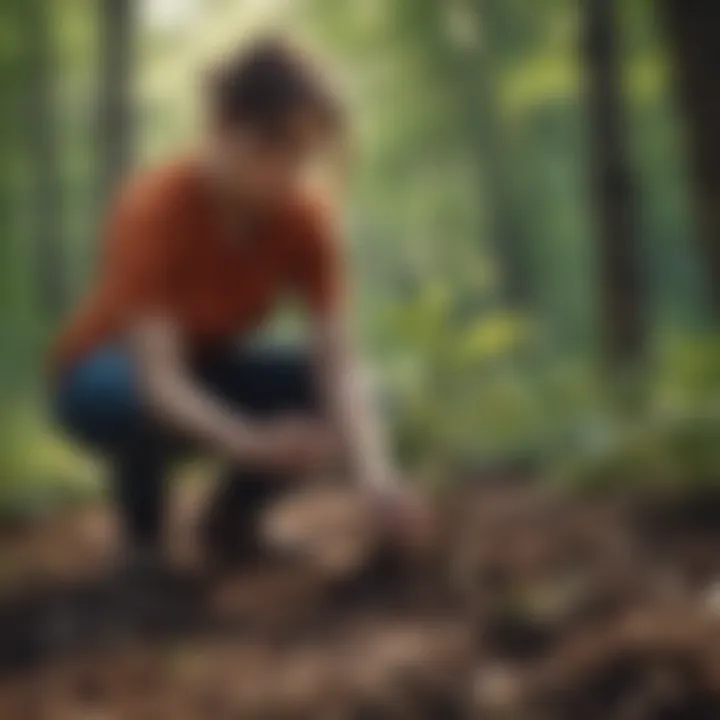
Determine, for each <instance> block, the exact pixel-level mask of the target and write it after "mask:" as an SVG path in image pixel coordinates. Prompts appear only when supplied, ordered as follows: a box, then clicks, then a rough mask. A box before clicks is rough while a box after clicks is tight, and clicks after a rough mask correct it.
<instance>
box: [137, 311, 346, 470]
mask: <svg viewBox="0 0 720 720" xmlns="http://www.w3.org/2000/svg"><path fill="white" fill-rule="evenodd" d="M130 341H131V348H132V352H133V356H134V358H135V361H136V363H137V367H138V373H139V377H140V383H141V388H142V390H141V392H143V393H144V397H145V399H146V401H147V405H148V409H149V411H150V412H151V413H152V414H153V415H154V416H155V417H156V418H157V419H158V420H159V421H160V422H162V423H164V424H166V425H168V426H170V427H173V428H175V429H176V430H177V431H180V432H181V433H183V434H185V435H187V436H188V437H192V438H194V439H197V440H198V441H200V442H201V443H203V444H205V445H207V446H208V447H210V448H211V449H213V450H215V451H217V452H219V453H220V454H222V455H224V456H226V457H228V458H230V459H232V460H234V461H236V462H241V463H243V464H250V465H256V466H258V467H261V468H264V469H269V470H300V471H302V470H312V469H315V468H316V467H319V466H322V465H323V464H324V463H326V462H328V461H329V460H330V458H331V454H332V448H331V447H330V438H329V436H328V434H327V433H326V432H324V431H323V429H322V428H321V427H320V426H319V425H313V424H312V423H308V422H305V421H298V420H293V419H290V418H288V419H280V420H277V421H274V422H272V423H268V424H265V425H260V424H258V423H255V422H252V421H250V420H249V419H247V418H244V417H242V416H241V415H239V414H238V413H236V412H234V411H232V410H231V409H230V408H227V407H225V406H224V405H223V404H222V401H221V400H219V399H217V398H215V397H213V396H211V395H210V394H209V393H207V392H206V391H204V390H203V389H202V387H200V386H199V385H198V384H197V383H196V382H195V381H194V380H193V378H192V376H191V375H190V373H189V372H188V370H187V365H186V362H185V359H184V353H183V342H182V337H181V333H180V331H179V329H178V328H177V327H176V325H175V324H174V323H173V322H172V320H171V319H170V318H168V317H163V316H148V317H146V318H144V319H139V320H137V321H136V322H135V323H134V325H133V327H132V328H131V329H130Z"/></svg>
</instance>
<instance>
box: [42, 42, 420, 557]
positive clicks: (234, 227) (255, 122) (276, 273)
mask: <svg viewBox="0 0 720 720" xmlns="http://www.w3.org/2000/svg"><path fill="white" fill-rule="evenodd" d="M345 125H346V117H345V112H344V109H343V107H342V105H341V103H340V101H339V100H338V98H337V96H336V94H335V93H334V92H333V90H332V88H331V86H330V85H329V84H328V83H327V82H326V81H325V79H324V78H323V76H322V75H321V74H320V73H319V71H318V68H317V67H316V66H315V65H313V63H312V62H311V61H310V60H309V59H308V58H307V57H305V56H304V55H303V54H302V53H301V52H300V51H298V50H297V49H296V48H295V47H293V46H291V45H290V44H288V43H286V42H284V41H282V40H277V39H274V40H267V39H266V40H263V41H260V42H256V43H255V44H254V45H253V46H252V47H250V48H249V49H246V50H244V51H242V52H240V53H238V54H236V55H234V56H232V57H230V58H229V59H227V60H226V61H225V62H224V63H223V64H222V65H221V66H220V67H219V68H218V69H217V70H216V72H215V73H213V74H212V76H211V77H210V79H209V83H208V92H207V131H206V138H205V141H204V143H203V145H202V149H201V150H200V151H199V152H195V153H193V154H192V155H190V156H188V157H183V158H182V159H180V160H175V161H173V162H170V163H167V164H165V165H164V166H162V167H160V168H157V169H151V170H150V171H146V172H144V173H142V174H141V175H140V176H139V177H137V178H134V179H132V180H131V181H130V182H129V184H128V185H127V186H126V187H125V188H123V189H122V191H121V192H120V194H119V198H118V199H117V201H116V202H115V203H114V206H113V207H112V209H111V212H110V216H109V221H108V223H107V228H106V244H105V248H104V257H103V261H102V268H101V271H100V274H99V277H98V280H97V282H96V284H95V286H94V289H93V290H92V292H91V294H90V296H89V298H87V299H86V300H85V302H84V304H83V305H82V306H81V309H80V310H79V312H77V314H76V315H75V316H74V317H73V318H72V319H71V322H70V323H69V326H68V327H66V328H65V329H64V330H63V331H62V332H61V335H60V338H59V340H58V342H57V345H56V347H55V349H54V351H53V353H52V367H53V377H54V378H55V382H54V387H55V394H56V406H57V414H58V416H59V419H60V422H61V423H62V425H63V426H64V427H65V428H66V429H67V430H69V431H70V432H71V433H72V434H74V435H75V436H77V437H79V438H80V439H81V440H82V441H84V442H86V443H89V444H90V445H91V446H93V447H95V448H99V449H101V450H102V451H103V454H104V456H105V457H107V459H108V462H109V464H110V466H111V471H112V476H113V487H114V490H115V493H116V497H117V499H118V504H119V509H120V516H121V521H122V523H121V524H122V528H123V530H124V535H125V537H126V540H127V543H128V547H129V548H130V549H131V552H132V554H138V555H144V556H156V555H158V554H159V553H160V552H161V549H162V538H163V534H164V530H163V520H164V515H165V512H164V509H165V501H166V494H167V493H166V486H167V475H168V472H169V469H170V467H171V464H172V462H173V459H174V458H175V457H176V455H177V454H178V453H181V452H184V451H185V448H186V447H195V446H201V447H204V448H206V449H209V450H211V451H214V452H215V453H217V454H218V455H219V456H221V457H222V458H224V459H225V460H227V461H228V463H227V465H228V468H229V469H228V470H227V472H226V473H225V475H226V476H225V477H224V478H223V479H222V481H221V482H220V484H219V487H218V489H217V491H216V495H215V498H214V500H212V502H211V505H210V510H209V511H208V515H207V518H208V519H207V521H206V525H205V527H206V537H205V541H206V542H207V544H208V546H209V548H210V549H211V551H212V552H214V553H216V555H218V556H222V557H223V558H224V559H228V560H229V559H233V560H237V559H242V558H245V559H247V558H250V557H256V556H257V553H258V551H259V550H258V548H259V546H258V539H257V523H258V517H259V515H260V513H261V512H262V510H263V509H264V508H265V507H266V506H267V504H268V503H269V502H270V501H272V499H273V498H275V497H276V496H277V495H278V493H281V492H284V491H286V490H287V489H288V488H290V487H294V486H295V485H296V481H297V480H299V479H302V478H304V477H312V476H314V475H317V474H318V473H321V472H323V471H325V470H327V469H329V468H331V467H340V465H338V463H343V467H346V468H347V469H348V470H349V472H350V476H351V477H352V478H353V479H354V481H355V482H357V483H358V485H359V486H360V487H362V488H363V489H364V490H365V491H366V492H367V493H368V494H369V496H370V498H372V500H373V502H376V503H377V504H378V509H380V510H382V511H383V512H384V511H386V510H388V509H391V510H392V512H391V513H390V515H392V514H393V512H395V511H396V510H400V508H407V507H409V506H410V504H409V503H408V498H409V493H407V492H406V491H405V490H403V489H401V487H400V485H398V483H397V481H396V479H395V477H394V472H393V470H392V467H391V463H390V462H389V459H388V457H387V453H386V452H385V450H384V448H383V443H382V438H381V433H379V432H378V430H377V418H376V416H375V414H374V409H373V408H372V403H371V401H370V399H369V398H368V395H367V389H366V388H364V387H363V385H362V383H360V382H358V376H359V373H358V366H359V364H358V359H357V353H356V350H355V348H354V343H353V339H352V332H351V330H350V328H351V324H350V321H349V315H350V312H349V305H350V303H349V300H348V296H349V293H348V291H347V281H346V270H345V267H344V262H343V253H342V247H341V242H340V240H339V238H338V232H337V230H336V225H337V224H336V222H335V221H334V219H333V210H334V209H333V208H328V202H327V200H326V199H324V198H322V197H318V196H317V192H313V191H312V190H310V189H309V184H308V182H307V180H308V177H309V176H310V175H311V173H312V170H313V168H314V166H315V164H316V161H317V160H318V159H321V158H322V156H323V155H324V154H325V153H327V152H328V151H330V150H331V149H332V148H333V146H334V145H336V144H337V142H338V141H339V140H340V139H341V138H342V135H343V134H344V132H345ZM285 297H294V298H296V299H297V300H299V302H300V303H301V304H302V307H304V308H305V309H306V312H307V317H308V318H309V323H308V326H309V333H308V334H309V338H308V342H307V343H306V348H305V349H303V350H301V351H294V352H291V351H287V350H286V351H284V352H281V351H279V350H275V351H272V350H270V349H262V348H260V347H256V344H255V343H254V342H253V340H254V336H255V335H256V333H257V331H258V330H259V329H261V327H262V326H263V325H264V324H265V323H266V322H267V321H268V320H269V319H270V318H271V316H272V314H273V310H274V309H275V307H276V306H277V304H278V302H279V301H280V300H282V299H283V298H285ZM388 517H389V516H388Z"/></svg>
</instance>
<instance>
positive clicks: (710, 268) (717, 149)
mask: <svg viewBox="0 0 720 720" xmlns="http://www.w3.org/2000/svg"><path fill="white" fill-rule="evenodd" d="M663 8H664V12H665V18H666V23H667V26H668V33H669V35H670V38H671V40H672V43H673V45H674V48H675V54H676V58H677V62H676V67H677V78H678V86H679V87H678V90H679V96H680V99H681V101H682V105H683V110H684V112H685V115H686V117H687V120H688V124H689V128H690V147H691V162H692V171H693V176H694V185H695V202H696V208H697V211H696V212H697V219H698V228H697V230H698V240H699V252H700V256H701V260H702V262H703V263H704V265H705V267H706V269H707V273H708V274H709V281H710V292H711V299H712V303H713V310H714V313H715V316H716V317H720V82H719V81H718V68H720V41H719V38H720V4H719V3H717V2H712V1H711V0H663Z"/></svg>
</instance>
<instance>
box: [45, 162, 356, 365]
mask: <svg viewBox="0 0 720 720" xmlns="http://www.w3.org/2000/svg"><path fill="white" fill-rule="evenodd" d="M206 180H207V178H206V177H205V176H204V175H203V173H202V171H201V169H200V166H199V164H197V163H194V162H192V161H184V162H181V163H175V164H172V165H170V166H166V167H163V168H161V169H160V170H155V171H152V172H149V173H147V174H145V175H143V176H141V177H140V178H139V179H137V180H135V181H133V182H132V183H131V184H130V185H129V187H127V188H126V189H125V191H124V192H122V193H121V196H120V198H119V200H118V202H117V204H116V206H115V208H114V210H113V212H112V213H111V215H110V219H109V224H108V228H107V237H106V246H105V252H104V257H103V263H102V268H101V272H100V277H99V281H98V282H97V283H96V286H95V288H94V289H93V291H92V292H91V294H90V296H89V298H87V299H86V301H85V303H84V304H83V305H82V307H81V308H80V311H79V312H78V313H77V314H76V315H75V317H74V318H73V319H72V320H71V322H70V324H69V326H68V327H67V328H66V329H65V331H64V332H63V333H62V334H61V336H60V339H59V342H58V343H57V346H56V348H55V350H54V352H53V354H52V365H53V367H54V368H55V369H64V368H67V367H68V366H71V365H72V364H74V363H75V362H77V361H78V360H79V359H81V358H82V357H84V356H86V355H87V354H88V353H89V352H91V351H93V350H94V349H96V348H98V347H100V346H102V345H103V344H105V343H110V342H113V341H115V340H117V339H119V338H120V337H121V335H122V332H123V330H124V329H125V328H127V327H128V325H129V324H130V323H131V322H132V320H133V318H135V317H138V316H141V315H147V314H150V313H153V314H155V313H163V314H167V315H169V316H171V317H172V318H173V319H174V320H175V321H176V322H177V323H178V324H179V326H180V327H181V328H182V330H183V332H184V335H185V338H186V340H187V342H188V343H189V346H190V348H191V349H198V350H200V349H202V348H203V347H208V346H212V345H213V344H217V343H221V342H222V341H224V340H228V339H230V338H232V337H233V336H236V335H243V334H247V333H250V332H251V331H252V330H254V329H256V328H257V327H258V326H259V325H261V324H262V322H263V321H264V320H265V319H267V317H268V316H269V315H270V314H271V313H272V311H273V308H274V306H275V304H276V302H277V300H278V299H279V298H280V297H281V296H284V295H286V294H293V293H294V294H297V295H299V296H300V299H301V300H303V301H304V302H305V304H306V305H307V306H308V308H309V310H310V311H311V313H313V314H315V315H317V314H322V313H325V312H328V311H329V310H331V309H332V308H333V306H334V304H335V303H336V302H337V300H338V299H339V295H340V294H341V293H340V291H341V285H342V283H341V282H340V279H341V276H342V273H341V269H340V263H339V259H338V255H339V253H338V246H337V243H336V239H335V233H334V232H333V230H332V227H331V223H330V222H328V219H327V217H326V214H325V213H324V212H323V211H322V210H321V208H320V206H319V205H318V204H317V203H315V202H313V201H312V200H311V199H309V198H295V199H293V201H292V202H288V203H286V206H284V207H282V208H278V209H276V210H274V211H273V213H272V216H270V217H267V218H264V219H263V220H262V221H256V222H255V223H253V225H252V226H251V227H252V228H253V230H252V231H251V232H250V231H247V230H246V234H241V233H240V232H238V234H237V236H236V237H233V234H232V232H231V231H230V230H229V229H228V227H227V226H224V225H223V223H222V222H220V220H219V218H218V214H217V212H216V207H215V206H214V205H213V199H212V196H211V195H210V194H209V192H208V184H207V181H206Z"/></svg>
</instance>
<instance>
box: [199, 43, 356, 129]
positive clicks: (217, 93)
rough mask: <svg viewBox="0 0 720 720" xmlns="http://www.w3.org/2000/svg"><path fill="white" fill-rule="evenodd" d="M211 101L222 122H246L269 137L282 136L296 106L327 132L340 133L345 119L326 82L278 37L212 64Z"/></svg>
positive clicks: (296, 108) (301, 53) (297, 51)
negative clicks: (217, 63) (319, 123)
mask: <svg viewBox="0 0 720 720" xmlns="http://www.w3.org/2000/svg"><path fill="white" fill-rule="evenodd" d="M210 105H211V112H212V114H213V117H214V119H215V120H216V121H218V122H220V123H221V124H222V125H224V126H226V127H233V126H239V125H248V126H250V127H252V128H253V129H255V130H258V131H260V132H262V133H263V134H266V135H268V136H270V137H282V135H283V133H284V132H285V131H286V130H287V122H288V120H289V119H290V117H291V116H292V115H293V113H295V112H297V111H298V110H308V111H310V112H312V113H314V114H315V115H316V116H317V118H318V120H319V121H320V122H321V123H322V125H323V126H324V128H325V129H326V130H327V131H328V132H329V133H333V134H335V133H338V132H340V131H341V130H342V128H343V126H344V122H345V118H344V108H343V106H342V103H341V102H340V99H339V98H338V96H337V94H336V93H335V91H334V89H333V88H332V86H331V83H330V82H329V80H328V79H327V78H326V77H324V75H323V74H322V73H321V72H320V70H319V68H318V67H317V66H316V65H315V64H314V63H312V62H311V61H310V59H309V58H308V57H307V56H306V55H305V53H303V52H302V51H301V50H299V49H298V48H296V47H295V46H294V45H292V44H290V43H288V42H287V41H285V40H281V39H277V38H273V39H264V40H261V41H259V42H255V43H254V44H253V45H252V46H251V47H249V48H244V49H243V50H241V51H240V52H237V53H235V54H233V55H231V56H230V57H229V58H227V59H226V60H225V61H224V62H223V63H222V64H221V65H220V66H219V67H217V68H216V70H215V72H214V73H213V74H212V75H211V82H210Z"/></svg>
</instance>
